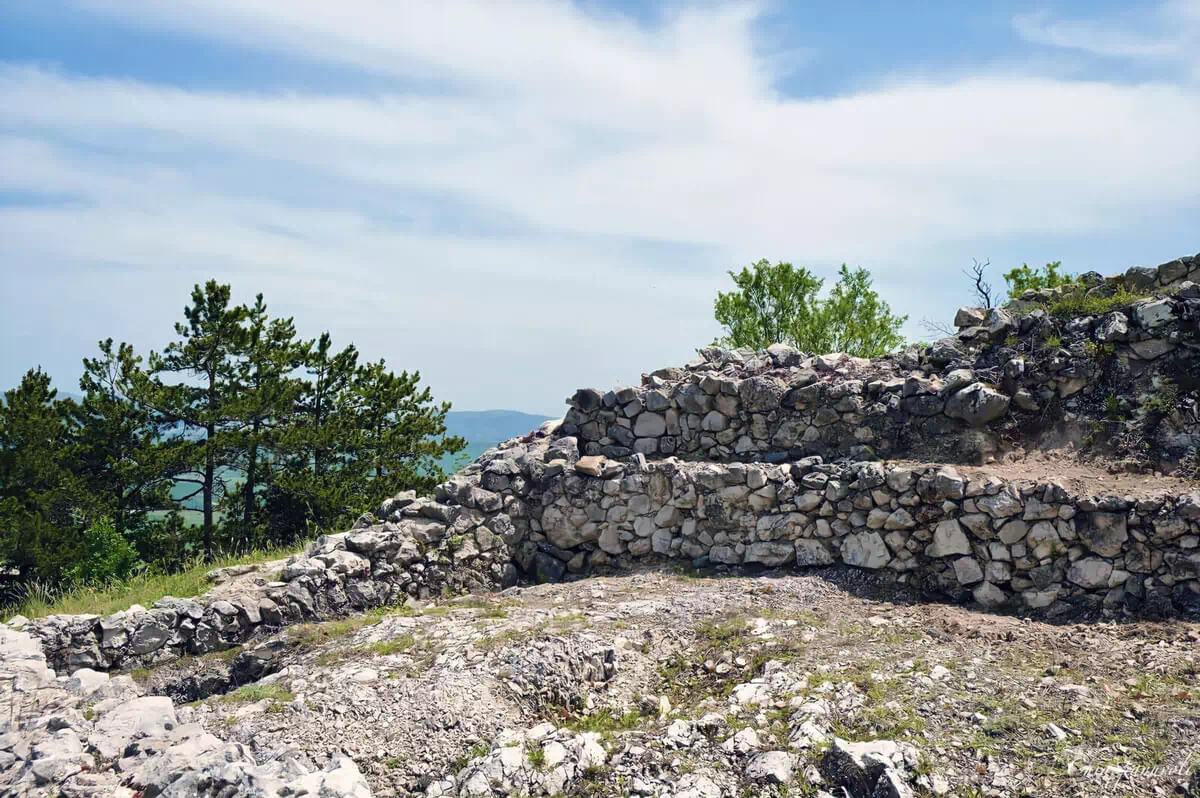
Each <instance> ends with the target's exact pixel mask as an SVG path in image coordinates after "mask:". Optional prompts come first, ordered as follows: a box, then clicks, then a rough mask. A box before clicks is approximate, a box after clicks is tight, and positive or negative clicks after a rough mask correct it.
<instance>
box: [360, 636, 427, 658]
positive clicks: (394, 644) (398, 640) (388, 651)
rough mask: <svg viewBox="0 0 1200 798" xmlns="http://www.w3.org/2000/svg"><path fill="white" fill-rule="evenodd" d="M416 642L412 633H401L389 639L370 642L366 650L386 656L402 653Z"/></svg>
mask: <svg viewBox="0 0 1200 798" xmlns="http://www.w3.org/2000/svg"><path fill="white" fill-rule="evenodd" d="M416 642H417V639H416V638H415V637H413V636H412V635H401V636H400V637H393V638H392V639H391V640H382V641H380V642H378V643H372V644H371V645H369V646H367V649H366V650H367V651H369V652H371V653H372V654H375V655H376V656H379V657H387V656H390V655H392V654H403V653H404V652H405V651H408V650H409V649H411V648H412V647H413V646H414V645H415V644H416Z"/></svg>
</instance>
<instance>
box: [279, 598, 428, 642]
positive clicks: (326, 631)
mask: <svg viewBox="0 0 1200 798" xmlns="http://www.w3.org/2000/svg"><path fill="white" fill-rule="evenodd" d="M412 614H413V611H412V610H411V609H409V608H408V607H405V606H404V605H403V604H401V605H398V606H395V607H376V608H374V609H372V610H368V611H367V612H364V613H363V614H361V615H354V616H351V617H349V618H339V619H337V620H334V621H325V622H323V623H303V624H299V625H297V626H293V627H291V628H290V629H289V630H288V632H287V640H288V642H289V643H290V644H291V645H293V646H295V647H296V648H315V647H316V646H319V645H321V644H322V643H325V642H328V641H330V640H335V639H337V638H339V637H345V636H346V635H350V634H354V633H355V632H357V631H358V630H359V629H362V628H364V627H367V626H374V625H375V624H377V623H379V622H380V621H382V620H383V619H384V618H389V617H409V616H411V615H412Z"/></svg>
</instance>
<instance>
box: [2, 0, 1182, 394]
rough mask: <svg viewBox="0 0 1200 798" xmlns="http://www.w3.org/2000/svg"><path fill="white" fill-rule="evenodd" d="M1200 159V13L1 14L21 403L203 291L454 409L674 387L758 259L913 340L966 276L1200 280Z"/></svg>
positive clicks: (138, 4) (643, 9) (1135, 7)
mask: <svg viewBox="0 0 1200 798" xmlns="http://www.w3.org/2000/svg"><path fill="white" fill-rule="evenodd" d="M1197 131H1200V0H1166V2H1161V3H1145V4H1140V3H1113V2H1087V3H1083V2H1073V3H1054V2H1048V3H1033V2H1005V3H1001V2H977V3H962V2H922V3H899V2H896V3H879V2H871V3H867V2H839V3H832V2H829V3H824V2H813V3H785V2H774V3H772V2H758V3H756V2H738V3H718V2H700V3H687V4H681V3H667V4H663V3H632V2H602V1H601V0H579V2H576V3H570V2H565V1H564V2H532V1H528V2H525V1H522V0H511V1H509V2H494V0H475V1H472V2H468V0H436V1H433V2H422V1H421V0H410V1H409V2H405V3H395V2H385V1H384V0H340V1H339V2H338V3H334V4H331V3H328V2H325V0H174V2H171V3H166V2H161V0H16V2H14V3H7V4H4V5H3V6H0V264H3V266H0V291H2V295H3V296H4V297H5V300H4V307H3V312H2V313H0V341H3V347H2V350H0V382H3V383H4V384H11V383H13V382H15V381H16V380H17V379H19V377H20V374H21V373H22V372H23V371H24V370H25V369H26V368H28V367H29V366H31V365H34V364H41V365H43V366H44V367H46V368H47V369H48V370H49V371H51V373H52V374H54V375H55V376H56V378H57V379H58V380H59V383H60V385H61V386H62V387H65V388H67V389H73V387H74V385H73V383H74V381H75V379H76V378H77V375H78V371H79V361H80V358H82V357H84V356H85V355H89V354H91V353H92V351H94V347H95V342H96V341H97V340H99V339H100V338H104V337H108V336H112V337H114V338H118V339H123V340H128V341H131V342H132V343H134V344H135V345H136V346H137V347H138V348H139V349H141V350H143V351H145V350H148V349H150V348H160V347H161V346H162V345H163V344H165V343H166V341H167V340H168V337H169V335H170V330H171V325H172V323H173V322H174V321H175V320H176V319H177V318H179V317H181V311H182V307H183V305H184V304H185V302H186V300H187V294H188V290H189V288H190V286H191V285H192V284H193V283H195V282H199V281H203V280H205V279H207V278H209V277H217V278H219V279H222V280H225V281H228V282H231V283H232V284H233V286H234V290H235V292H236V293H237V294H238V295H239V296H240V297H241V298H244V299H246V300H249V299H251V298H252V296H253V294H254V293H256V292H258V291H261V292H263V293H264V294H265V295H266V298H267V301H268V303H269V304H270V305H271V306H272V308H273V309H274V310H275V311H277V312H279V313H282V314H285V315H294V316H295V317H296V319H297V322H298V326H299V327H300V329H301V331H302V332H303V333H305V334H307V335H316V334H317V333H319V332H320V331H322V330H325V329H329V330H331V331H332V332H333V334H334V336H335V340H337V341H339V342H342V343H348V342H351V341H353V342H354V343H355V344H357V345H358V346H359V348H360V349H361V350H362V351H363V353H364V355H365V356H367V357H370V358H372V359H376V358H379V357H386V358H387V359H388V361H389V362H390V363H391V364H393V365H394V366H395V367H397V368H407V369H410V370H412V369H419V370H420V371H421V373H422V375H423V376H424V377H425V378H426V380H427V381H428V383H429V384H430V385H431V386H432V387H433V389H434V391H435V394H436V395H437V396H438V397H439V398H446V399H449V400H451V401H453V402H454V403H455V406H456V407H459V408H461V409H482V408H490V407H512V408H516V409H522V410H527V411H531V412H545V413H551V414H557V413H559V412H561V409H562V405H561V400H562V398H563V397H565V396H566V395H568V394H569V393H570V392H571V391H573V390H574V389H575V388H576V387H579V386H583V385H595V386H599V387H605V386H612V385H616V384H623V383H631V382H635V381H636V380H637V378H638V374H639V373H640V372H642V371H649V370H652V369H654V368H657V367H660V366H663V365H669V364H677V363H681V362H683V361H685V360H687V359H689V357H690V356H691V353H692V350H693V348H694V347H696V346H700V345H703V344H705V343H707V342H708V341H710V340H711V339H712V338H713V336H714V335H715V334H716V333H717V332H718V331H717V328H716V326H715V324H714V322H713V321H712V318H711V304H712V298H713V296H714V295H715V293H716V291H718V290H720V289H722V288H724V287H725V285H726V282H727V277H726V275H725V272H726V270H727V269H729V268H736V267H739V266H741V265H744V264H746V263H749V262H751V261H753V260H757V259H758V258H762V257H766V258H770V259H772V260H790V261H792V262H793V263H796V264H800V265H805V266H809V267H810V268H812V269H814V270H815V271H817V272H818V273H820V274H822V275H825V276H829V275H832V274H834V273H835V272H836V269H837V266H838V264H840V263H842V262H843V261H845V262H848V263H850V264H852V265H861V266H866V267H868V268H869V269H871V271H872V272H873V274H874V275H875V277H876V282H877V285H878V287H879V288H880V290H881V292H882V293H883V294H884V296H885V297H886V298H887V299H889V301H890V302H891V304H892V306H893V308H894V309H896V310H898V311H900V312H903V313H907V314H909V315H910V317H911V321H910V324H909V327H908V329H907V332H908V333H909V335H910V336H911V337H914V338H915V337H926V336H927V334H926V333H924V332H923V331H922V330H921V329H920V327H919V325H918V322H919V321H920V320H921V319H922V318H932V319H938V320H944V319H947V318H949V316H950V315H951V314H952V313H953V309H954V307H956V306H957V305H958V304H961V303H962V302H964V301H965V300H966V299H968V297H969V292H968V290H967V289H968V286H967V284H966V282H965V280H963V279H962V277H961V276H960V269H961V268H962V267H963V265H965V264H969V263H970V262H971V259H972V258H979V259H984V258H990V259H991V261H992V263H993V264H996V271H997V272H998V271H999V269H1000V268H1001V267H1005V268H1006V267H1009V266H1012V265H1018V264H1020V263H1021V262H1025V261H1028V262H1030V263H1041V262H1044V261H1046V260H1059V259H1061V260H1062V261H1063V262H1064V264H1065V265H1066V266H1067V267H1068V268H1069V269H1073V270H1077V271H1082V270H1086V269H1096V270H1099V271H1105V272H1113V271H1118V270H1123V269H1124V268H1126V267H1128V266H1130V265H1133V264H1155V263H1158V262H1161V261H1164V260H1168V259H1170V258H1173V257H1176V256H1178V255H1181V254H1187V253H1194V252H1196V251H1197V250H1198V249H1200V223H1198V222H1200V144H1198V143H1197V142H1198V141H1200V133H1198V132H1197ZM995 282H997V283H999V282H1001V281H1000V279H999V276H998V274H997V275H996V279H995Z"/></svg>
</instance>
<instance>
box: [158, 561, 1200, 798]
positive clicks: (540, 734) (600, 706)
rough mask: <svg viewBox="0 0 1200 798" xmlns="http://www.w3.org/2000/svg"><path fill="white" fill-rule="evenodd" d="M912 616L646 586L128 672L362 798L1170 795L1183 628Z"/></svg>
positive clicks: (1188, 753)
mask: <svg viewBox="0 0 1200 798" xmlns="http://www.w3.org/2000/svg"><path fill="white" fill-rule="evenodd" d="M909 598H911V597H908V596H905V595H904V594H901V593H896V592H894V589H893V588H889V587H886V586H884V585H883V584H882V583H876V582H875V581H873V579H872V578H871V577H870V575H867V574H865V573H863V572H854V571H850V570H831V571H829V572H826V573H809V574H806V575H799V576H798V575H795V574H793V573H787V574H783V573H780V574H773V573H766V574H758V575H734V576H722V577H699V576H696V575H688V574H681V573H680V574H676V573H669V572H662V571H640V572H636V573H633V574H630V575H626V576H619V577H603V578H591V579H587V580H584V581H579V582H574V583H567V584H555V585H542V586H537V587H528V588H513V589H511V590H508V591H505V592H504V593H503V594H496V595H491V596H487V597H468V598H464V599H458V600H450V601H445V602H439V603H438V604H436V605H432V606H427V607H411V606H410V607H408V608H399V609H396V610H391V611H385V612H378V613H375V614H372V615H368V616H362V617H359V618H356V619H349V620H341V621H332V622H328V623H325V624H319V625H309V626H303V627H295V628H292V629H289V630H287V631H286V632H285V633H283V634H282V635H281V639H280V640H277V641H274V642H272V643H270V644H269V645H268V646H267V647H266V648H263V649H260V650H258V651H254V652H242V653H240V654H233V653H226V654H224V655H220V656H218V655H212V656H210V657H206V658H203V659H201V660H187V661H183V662H180V663H176V664H172V665H166V666H161V667H159V668H157V669H155V670H154V671H153V672H138V673H135V674H134V676H135V678H137V679H138V680H139V681H140V682H141V685H142V689H143V690H144V691H147V692H151V693H154V692H160V693H168V694H169V693H171V692H172V691H173V690H174V691H176V695H175V697H176V698H177V699H179V700H182V699H184V698H189V697H191V696H190V695H188V694H186V692H185V693H184V694H180V693H179V691H180V690H181V689H182V688H181V685H185V686H187V685H190V688H189V689H192V688H197V685H201V687H200V688H197V689H194V690H193V692H192V695H196V694H204V693H206V692H209V691H212V690H217V691H220V690H224V692H219V693H218V694H214V695H211V696H208V697H206V698H203V699H201V700H199V701H195V702H194V703H191V704H188V705H185V706H181V707H179V708H178V709H177V713H178V716H179V722H180V723H181V724H199V725H200V726H202V727H203V728H204V729H205V730H207V731H208V732H210V733H212V734H213V735H214V736H216V737H220V738H222V739H224V740H228V741H231V742H234V743H238V744H241V746H242V747H243V749H244V750H246V751H248V752H250V753H251V754H252V755H254V756H257V757H259V758H264V759H265V758H267V757H268V756H275V755H276V754H277V752H279V751H285V750H286V751H293V752H296V755H297V756H301V757H303V758H304V759H305V760H306V761H310V762H313V763H318V764H319V763H323V762H327V763H331V764H332V763H334V762H336V761H339V760H336V756H337V755H345V756H348V757H349V758H351V759H352V760H353V761H354V762H355V763H356V764H357V766H358V768H359V769H360V770H361V771H362V773H363V774H364V775H365V777H366V779H367V781H369V782H370V785H371V787H372V789H373V792H374V794H375V795H385V796H386V795H411V794H418V795H421V794H424V795H431V796H446V795H505V794H512V795H558V794H565V795H571V794H574V795H595V796H599V795H653V796H659V795H662V796H678V797H680V798H682V797H683V796H688V797H690V798H707V797H708V796H724V795H731V796H741V795H792V796H795V795H820V794H821V791H826V792H828V793H829V794H834V795H839V796H840V795H850V796H873V795H874V796H893V795H895V796H907V795H955V796H962V797H963V798H965V797H966V796H983V795H987V796H1018V795H1037V796H1095V795H1139V796H1140V795H1170V794H1175V793H1176V792H1177V791H1179V792H1182V791H1184V790H1186V789H1187V783H1188V780H1189V777H1190V775H1191V773H1192V770H1193V767H1194V762H1193V758H1194V757H1195V756H1197V754H1198V752H1200V749H1198V747H1197V744H1198V741H1200V725H1198V724H1200V685H1198V684H1197V678H1196V669H1197V665H1196V662H1195V644H1196V642H1197V641H1198V640H1200V625H1197V624H1193V623H1185V622H1178V621H1175V622H1170V623H1153V622H1122V621H1115V620H1114V621H1104V620H1095V619H1089V620H1088V621H1087V622H1081V623H1069V622H1066V621H1063V622H1060V623H1058V624H1047V623H1044V622H1035V621H1029V620H1022V619H1020V618H1017V617H1012V616H1000V615H990V614H985V613H980V612H976V611H972V610H969V609H965V608H961V607H956V606H948V605H940V604H920V603H915V602H910V601H909V600H908V599H909ZM251 654H253V656H251ZM247 661H252V662H253V663H255V665H254V667H252V668H250V669H249V670H247V666H246V662H247ZM231 663H237V665H238V669H240V671H239V673H240V676H239V677H238V678H237V679H235V680H234V681H241V680H244V679H246V678H250V677H254V676H257V675H259V674H260V673H262V672H269V673H270V675H268V676H266V677H265V678H262V679H260V680H258V681H255V682H252V683H249V684H246V685H245V686H242V687H240V688H238V689H230V684H229V678H228V676H229V670H230V664H231ZM271 671H274V672H271ZM206 674H207V675H208V676H209V677H210V678H209V682H208V683H206V682H205V676H206ZM247 674H249V676H247ZM205 684H207V686H204V685H205ZM331 756H333V757H335V759H331V758H330V757H331ZM327 766H328V765H327ZM314 767H315V765H314ZM843 791H844V792H843Z"/></svg>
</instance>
